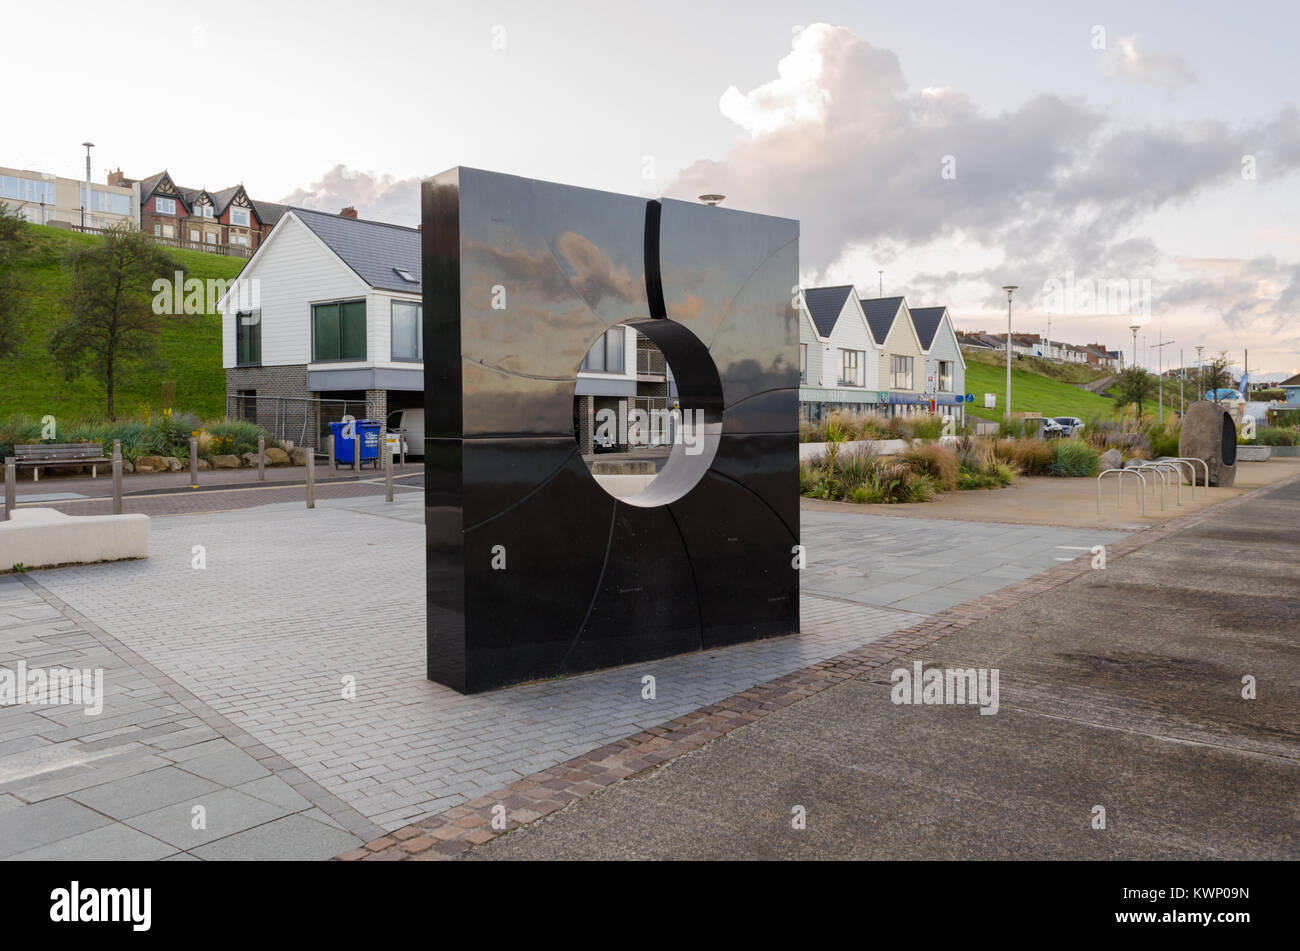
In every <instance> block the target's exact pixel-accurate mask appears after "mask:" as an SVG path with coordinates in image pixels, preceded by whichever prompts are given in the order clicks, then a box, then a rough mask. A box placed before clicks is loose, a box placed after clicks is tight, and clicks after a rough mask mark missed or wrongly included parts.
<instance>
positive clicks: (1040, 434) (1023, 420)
mask: <svg viewBox="0 0 1300 951" xmlns="http://www.w3.org/2000/svg"><path fill="white" fill-rule="evenodd" d="M1014 422H1015V424H1016V425H1018V426H1020V428H1021V431H1022V432H1024V434H1025V435H1026V436H1030V437H1032V438H1034V439H1058V438H1060V437H1061V436H1063V435H1065V427H1064V426H1062V425H1061V424H1060V423H1058V422H1057V421H1056V420H1054V419H1051V418H1049V417H1046V416H1022V417H1020V418H1019V419H1017V420H1015V421H1014Z"/></svg>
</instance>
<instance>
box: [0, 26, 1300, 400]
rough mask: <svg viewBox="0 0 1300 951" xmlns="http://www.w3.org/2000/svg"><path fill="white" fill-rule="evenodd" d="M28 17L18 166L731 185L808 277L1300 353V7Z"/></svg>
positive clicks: (349, 191)
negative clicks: (794, 246) (89, 151)
mask: <svg viewBox="0 0 1300 951" xmlns="http://www.w3.org/2000/svg"><path fill="white" fill-rule="evenodd" d="M22 24H24V25H22V26H21V28H20V29H19V30H18V31H17V32H15V31H14V30H11V29H9V28H6V30H5V34H6V37H7V39H6V44H5V45H6V48H5V55H4V57H3V59H0V83H3V87H4V88H5V89H6V90H7V91H8V95H7V97H6V111H5V121H4V123H3V124H0V164H5V165H10V166H17V167H20V168H33V169H37V170H44V171H52V172H57V173H59V174H63V175H68V176H79V175H80V174H81V162H82V159H81V153H82V150H81V149H80V148H79V146H78V143H80V142H81V141H83V140H85V139H87V138H89V139H91V140H93V141H94V142H95V143H96V146H97V147H96V149H95V178H96V180H101V181H102V179H103V176H104V174H105V173H106V172H107V171H108V170H109V169H111V168H116V167H121V168H122V169H123V170H124V171H125V172H126V173H127V174H128V175H131V176H134V177H142V176H144V175H147V174H150V173H152V172H155V171H158V170H159V169H161V168H163V167H166V168H168V169H170V171H171V172H172V174H173V176H174V177H175V178H176V179H177V180H178V181H179V182H181V183H182V184H185V185H190V186H205V187H209V188H217V187H223V186H225V185H228V184H233V183H234V182H237V181H243V182H244V184H245V185H246V186H247V187H248V189H249V190H250V191H251V192H252V193H253V194H254V195H255V196H256V197H262V198H269V199H272V200H287V201H289V202H291V203H296V204H303V205H308V206H312V207H320V208H324V209H326V210H331V211H336V210H338V209H339V208H341V207H342V206H343V205H347V204H352V205H356V206H357V207H358V208H359V209H360V210H361V212H362V214H363V215H365V216H368V217H375V218H380V219H384V220H391V221H400V222H405V223H414V222H415V220H416V216H417V213H418V202H417V198H416V190H415V183H416V182H418V180H419V179H420V178H421V177H423V176H425V175H429V174H432V173H435V172H438V171H441V170H443V169H445V168H449V167H451V166H454V165H473V166H478V167H482V168H489V169H494V170H499V171H504V172H512V173H516V174H521V175H527V176H532V177H537V178H543V179H549V180H553V181H561V182H567V183H571V184H579V185H586V186H591V187H596V188H605V189H610V190H615V191H621V192H630V193H635V194H646V195H656V194H667V195H672V196H675V197H685V198H694V197H695V196H697V195H699V194H701V193H703V192H715V191H716V192H722V193H724V194H725V195H727V200H726V204H727V205H728V206H730V207H735V208H742V209H745V210H751V211H761V212H768V213H772V214H779V215H784V216H788V217H794V218H798V219H800V221H801V222H802V235H803V237H802V242H801V254H802V262H803V263H802V268H803V275H802V277H803V280H804V282H805V283H806V284H814V283H831V282H834V283H850V282H851V283H855V284H856V285H857V286H858V288H859V290H860V291H861V292H862V293H863V294H864V296H872V295H874V294H875V293H876V292H877V287H878V286H879V285H880V284H881V283H882V278H881V276H880V275H879V273H878V272H879V271H881V270H883V271H884V275H883V286H884V290H885V293H886V294H900V293H901V294H906V295H907V297H908V300H909V302H911V303H913V304H915V305H921V304H932V303H946V304H948V305H949V308H950V309H951V311H952V312H953V314H954V316H955V318H956V319H957V323H958V325H959V326H961V327H965V328H968V329H977V328H985V329H988V330H990V331H993V330H997V329H999V328H1002V329H1004V328H1005V325H1006V323H1005V322H1006V310H1005V307H1006V298H1005V295H1004V294H1003V293H1002V292H1001V291H1000V290H999V288H1000V287H1001V285H1003V284H1008V283H1011V284H1017V285H1019V287H1020V290H1019V291H1017V293H1016V298H1015V326H1016V329H1017V330H1020V331H1025V332H1039V333H1041V332H1043V331H1044V330H1045V329H1046V326H1047V320H1048V312H1049V311H1050V312H1051V326H1052V336H1053V337H1054V338H1059V339H1065V340H1068V341H1071V342H1075V343H1090V342H1094V341H1097V342H1103V343H1106V344H1108V345H1110V346H1111V347H1112V348H1116V347H1120V346H1123V347H1124V349H1125V352H1126V353H1129V352H1130V350H1131V341H1132V336H1131V333H1130V331H1129V330H1128V327H1129V325H1130V324H1133V323H1134V322H1135V320H1136V321H1138V322H1144V324H1145V325H1144V326H1143V329H1142V330H1141V331H1140V332H1139V348H1140V349H1141V347H1142V338H1143V337H1144V336H1145V337H1146V338H1147V339H1148V342H1149V343H1150V344H1151V345H1154V344H1155V343H1156V341H1157V340H1158V339H1161V338H1162V337H1163V338H1164V339H1171V338H1172V339H1173V340H1174V341H1175V343H1174V344H1172V345H1171V346H1170V347H1167V348H1165V357H1164V365H1165V366H1170V365H1173V364H1176V363H1177V361H1178V351H1179V349H1182V350H1183V351H1184V353H1185V354H1186V355H1187V361H1188V362H1190V361H1191V356H1190V355H1191V354H1192V353H1193V352H1194V349H1195V347H1196V346H1197V345H1202V346H1204V347H1205V348H1206V351H1207V352H1209V353H1217V352H1219V351H1227V352H1228V353H1229V355H1230V356H1231V357H1232V359H1233V361H1234V362H1236V363H1238V364H1239V363H1240V362H1241V360H1242V357H1243V351H1244V350H1245V349H1247V348H1248V349H1249V352H1250V365H1251V367H1252V369H1253V370H1255V371H1258V372H1263V373H1270V372H1271V373H1276V374H1283V375H1290V374H1293V373H1296V372H1300V322H1298V321H1297V316H1300V222H1297V221H1296V220H1295V217H1296V216H1295V212H1296V209H1300V174H1297V172H1298V171H1300V112H1298V111H1297V104H1296V101H1295V100H1296V97H1297V96H1298V95H1300V63H1298V61H1297V58H1296V57H1295V56H1294V52H1293V50H1292V48H1291V46H1292V44H1290V43H1289V42H1287V41H1285V40H1282V41H1279V38H1287V37H1294V36H1295V35H1296V34H1297V32H1298V31H1300V5H1296V4H1294V3H1288V2H1276V3H1255V2H1246V0H1242V2H1236V3H1233V4H1223V3H1179V4H1177V5H1175V4H1157V3H1143V4H1133V3H1131V2H1115V3H1112V2H1087V3H1041V2H1024V3H1021V2H1014V0H1013V2H999V3H996V4H993V3H987V4H982V3H976V4H972V3H961V2H933V3H928V4H915V3H890V4H869V3H861V2H858V3H839V2H827V3H817V4H804V3H793V2H785V3H778V2H763V0H755V2H745V3H710V2H707V0H691V2H674V0H666V2H656V3H653V4H645V3H635V4H634V3H616V2H605V3H577V2H572V3H564V2H557V3H553V4H538V3H492V2H486V3H475V4H464V3H457V4H449V3H438V2H429V0H421V2H415V0H411V2H407V0H371V2H370V3H367V4H354V3H348V4H341V3H334V2H331V0H313V2H298V0H258V2H255V3H246V2H243V0H227V2H226V3H223V4H220V5H217V6H213V5H212V4H210V3H198V2H191V0H173V2H153V0H142V2H131V3H128V4H122V5H110V4H104V3H102V2H99V0H96V2H93V3H58V2H54V3H48V4H45V5H43V6H40V7H37V8H32V10H31V12H30V15H25V16H24V19H23V20H22ZM23 31H29V32H28V34H27V36H26V39H23V38H22V37H20V36H19V35H18V33H21V32H23ZM51 36H58V37H60V40H59V44H58V45H57V46H54V47H52V46H51V45H50V37H51ZM73 36H77V37H80V38H85V39H84V40H83V39H77V40H73V39H72V37H73ZM74 49H75V50H76V51H78V52H77V54H76V55H73V51H74ZM19 90H26V92H25V93H22V94H20V93H19V92H18V91H19ZM1093 286H1099V287H1100V288H1102V294H1101V295H1094V296H1089V294H1088V293H1087V291H1088V289H1089V288H1090V287H1093ZM1107 290H1109V297H1108V296H1107V293H1106V292H1107ZM1121 290H1122V291H1124V292H1126V293H1124V294H1122V295H1121V294H1120V291H1121ZM1098 297H1100V300H1098ZM1125 297H1127V298H1128V300H1127V301H1125V300H1124V298H1125ZM1148 311H1149V319H1148V316H1147V312H1148ZM1146 356H1147V351H1142V352H1140V353H1139V359H1144V358H1145V357H1146ZM1155 360H1156V357H1155V351H1154V349H1153V350H1151V351H1150V361H1151V365H1152V366H1154V365H1155Z"/></svg>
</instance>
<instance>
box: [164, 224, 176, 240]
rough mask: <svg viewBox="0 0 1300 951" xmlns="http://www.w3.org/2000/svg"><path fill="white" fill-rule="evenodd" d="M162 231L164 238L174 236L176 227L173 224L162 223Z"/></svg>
mask: <svg viewBox="0 0 1300 951" xmlns="http://www.w3.org/2000/svg"><path fill="white" fill-rule="evenodd" d="M162 232H163V233H162V236H163V237H164V238H174V237H176V228H175V226H174V225H163V226H162Z"/></svg>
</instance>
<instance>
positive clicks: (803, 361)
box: [799, 343, 808, 383]
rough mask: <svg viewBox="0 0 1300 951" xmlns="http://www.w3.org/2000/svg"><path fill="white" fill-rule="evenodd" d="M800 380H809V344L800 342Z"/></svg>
mask: <svg viewBox="0 0 1300 951" xmlns="http://www.w3.org/2000/svg"><path fill="white" fill-rule="evenodd" d="M799 382H800V383H807V382H808V344H806V343H801V344H799Z"/></svg>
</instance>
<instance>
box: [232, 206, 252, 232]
mask: <svg viewBox="0 0 1300 951" xmlns="http://www.w3.org/2000/svg"><path fill="white" fill-rule="evenodd" d="M248 221H249V218H248V209H247V208H231V209H230V223H231V224H232V225H234V226H235V227H237V228H247V227H248Z"/></svg>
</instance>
